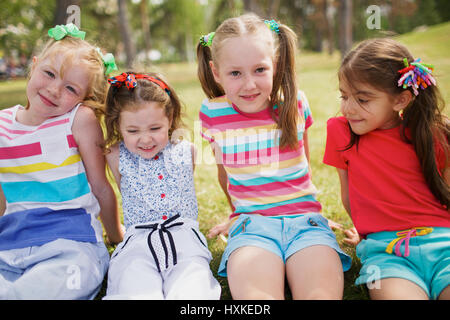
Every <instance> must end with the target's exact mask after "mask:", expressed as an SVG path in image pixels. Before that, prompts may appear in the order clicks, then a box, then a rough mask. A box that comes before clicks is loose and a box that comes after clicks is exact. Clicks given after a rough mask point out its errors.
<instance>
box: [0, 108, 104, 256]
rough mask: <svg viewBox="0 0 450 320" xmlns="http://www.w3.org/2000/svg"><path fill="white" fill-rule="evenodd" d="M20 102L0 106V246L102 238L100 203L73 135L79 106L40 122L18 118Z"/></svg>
mask: <svg viewBox="0 0 450 320" xmlns="http://www.w3.org/2000/svg"><path fill="white" fill-rule="evenodd" d="M19 108H23V107H22V106H19V105H17V106H15V107H12V108H9V109H5V110H1V111H0V184H1V187H2V190H3V193H4V195H5V198H6V211H5V213H4V215H3V216H2V217H0V250H6V249H12V248H21V247H28V246H32V245H41V244H44V243H46V242H49V241H52V240H56V239H58V238H65V239H71V240H76V241H86V242H97V241H102V240H103V238H102V227H101V224H100V222H99V221H98V219H97V216H98V213H99V211H100V207H99V204H98V201H97V199H96V198H95V196H94V195H93V193H92V192H91V188H90V185H89V183H88V180H87V176H86V171H85V168H84V165H83V161H82V160H81V157H80V154H79V152H78V146H77V144H76V142H75V139H74V137H73V135H72V129H71V128H72V122H73V119H74V117H75V114H76V112H77V110H78V108H79V106H77V107H75V108H74V109H73V110H72V111H71V112H69V113H67V114H64V115H62V116H59V117H54V118H50V119H47V120H46V121H44V122H43V123H42V124H41V125H39V126H26V125H23V124H21V123H18V122H17V121H16V120H15V119H16V113H17V111H18V110H19Z"/></svg>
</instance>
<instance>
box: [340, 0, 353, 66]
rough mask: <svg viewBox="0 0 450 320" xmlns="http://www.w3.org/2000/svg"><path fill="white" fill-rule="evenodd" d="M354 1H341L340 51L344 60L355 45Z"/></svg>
mask: <svg viewBox="0 0 450 320" xmlns="http://www.w3.org/2000/svg"><path fill="white" fill-rule="evenodd" d="M352 13H353V7H352V0H340V1H339V17H340V19H339V21H341V23H340V24H339V50H340V51H341V57H342V58H344V57H345V55H346V54H347V52H349V51H350V49H351V48H352V44H353V33H352Z"/></svg>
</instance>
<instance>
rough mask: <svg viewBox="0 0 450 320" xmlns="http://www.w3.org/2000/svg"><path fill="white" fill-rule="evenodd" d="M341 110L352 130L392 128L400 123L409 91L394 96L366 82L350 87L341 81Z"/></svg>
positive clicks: (362, 132) (365, 131)
mask: <svg viewBox="0 0 450 320" xmlns="http://www.w3.org/2000/svg"><path fill="white" fill-rule="evenodd" d="M339 90H340V91H341V99H342V100H341V112H342V114H343V115H344V117H345V118H346V119H347V120H348V122H349V124H350V127H351V128H352V131H353V132H354V133H356V134H357V135H363V134H366V133H368V132H370V131H373V130H376V129H381V130H383V129H390V128H394V127H396V126H397V125H398V124H399V123H400V116H399V111H400V110H402V109H403V108H405V107H406V106H407V105H408V103H409V100H408V101H406V100H405V99H407V98H408V97H407V96H410V95H408V94H407V93H405V94H401V95H398V96H392V95H389V94H388V93H386V92H384V91H380V90H377V89H375V88H374V87H372V86H369V85H366V84H358V85H357V86H355V87H350V86H349V85H348V84H347V83H346V82H345V81H340V84H339Z"/></svg>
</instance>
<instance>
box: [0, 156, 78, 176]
mask: <svg viewBox="0 0 450 320" xmlns="http://www.w3.org/2000/svg"><path fill="white" fill-rule="evenodd" d="M79 161H81V157H80V155H79V154H74V155H72V156H70V157H68V158H67V159H66V160H64V162H63V163H61V164H60V165H55V164H51V163H48V162H41V163H35V164H28V165H24V166H18V167H3V168H0V173H17V174H25V173H31V172H36V171H44V170H50V169H55V168H59V167H64V166H69V165H71V164H74V163H77V162H79Z"/></svg>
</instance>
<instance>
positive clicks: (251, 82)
mask: <svg viewBox="0 0 450 320" xmlns="http://www.w3.org/2000/svg"><path fill="white" fill-rule="evenodd" d="M254 88H256V81H255V79H254V78H253V77H252V76H251V75H249V76H246V77H245V78H244V89H246V90H251V89H254Z"/></svg>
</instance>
